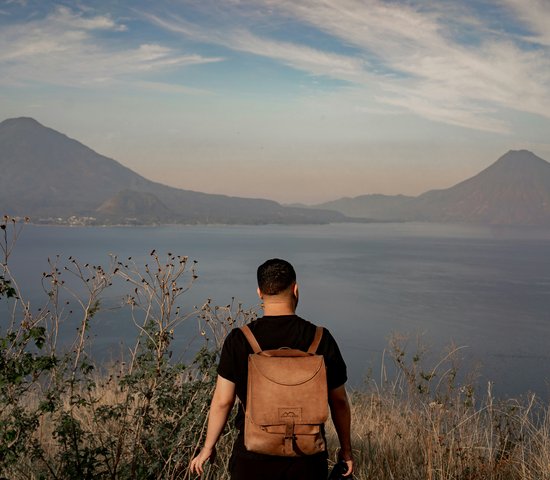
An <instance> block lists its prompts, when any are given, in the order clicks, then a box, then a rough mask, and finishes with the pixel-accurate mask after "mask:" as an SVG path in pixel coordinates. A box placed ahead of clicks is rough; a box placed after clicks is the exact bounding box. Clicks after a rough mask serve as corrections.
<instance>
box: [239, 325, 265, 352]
mask: <svg viewBox="0 0 550 480" xmlns="http://www.w3.org/2000/svg"><path fill="white" fill-rule="evenodd" d="M241 331H242V332H243V333H244V336H245V337H246V339H247V340H248V343H249V344H250V346H251V347H252V350H253V351H254V353H260V352H261V351H262V349H261V348H260V344H259V343H258V340H256V337H255V336H254V334H253V333H252V330H250V327H249V326H248V325H243V326H242V327H241Z"/></svg>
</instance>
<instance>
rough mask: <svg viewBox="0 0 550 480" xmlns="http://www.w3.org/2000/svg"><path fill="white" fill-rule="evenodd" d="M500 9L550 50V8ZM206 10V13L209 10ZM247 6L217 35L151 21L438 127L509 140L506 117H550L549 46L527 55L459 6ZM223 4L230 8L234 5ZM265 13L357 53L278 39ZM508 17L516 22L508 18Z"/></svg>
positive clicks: (515, 5) (270, 2)
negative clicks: (336, 84) (344, 87)
mask: <svg viewBox="0 0 550 480" xmlns="http://www.w3.org/2000/svg"><path fill="white" fill-rule="evenodd" d="M506 2H507V5H508V8H510V9H512V10H513V11H514V12H515V13H516V14H518V15H519V16H520V18H522V19H523V21H524V22H526V23H527V24H528V25H529V26H530V28H531V30H532V31H533V35H532V36H531V37H529V40H531V41H534V40H536V41H537V42H538V43H539V44H541V45H550V31H549V30H548V29H547V25H548V24H550V4H549V3H548V2H546V1H545V0H506ZM206 3H207V5H204V10H203V12H207V11H208V10H207V7H208V2H206ZM245 3H246V6H247V7H248V9H249V11H250V12H251V13H250V17H247V14H246V13H243V12H245V9H243V8H240V9H238V11H237V9H235V10H234V11H235V12H237V13H239V15H241V16H240V18H233V23H229V24H228V25H225V26H224V25H218V24H217V25H216V27H215V31H213V29H209V28H208V27H205V26H204V24H203V25H201V26H198V25H195V24H193V23H191V22H189V21H187V20H185V19H182V18H178V17H172V18H171V19H169V20H167V19H166V18H160V17H158V16H157V17H153V16H150V17H149V19H150V20H152V21H153V22H154V23H156V24H157V25H158V26H161V27H163V28H165V29H168V30H170V31H172V32H176V33H179V34H182V35H185V36H187V37H191V38H193V39H195V40H197V41H202V42H208V43H216V44H220V45H224V46H226V47H228V48H231V49H234V50H238V51H242V52H247V53H252V54H254V55H261V56H265V57H269V58H272V59H274V60H277V61H279V62H281V63H283V64H285V65H289V66H291V67H293V68H296V69H299V70H302V71H305V72H308V73H311V74H313V75H324V76H327V77H330V78H335V79H339V80H344V81H347V82H351V83H353V84H355V85H356V86H357V87H359V88H364V89H366V91H367V90H368V91H370V92H372V91H373V90H374V91H377V92H379V94H378V95H377V97H376V98H377V99H378V101H379V102H380V103H381V104H386V105H388V106H392V107H394V108H395V107H400V108H403V109H406V110H409V111H411V112H413V113H415V114H417V115H419V116H421V117H424V118H429V119H431V120H435V121H439V122H443V123H448V124H452V125H460V126H463V127H468V128H474V129H479V130H486V131H491V132H500V133H508V132H509V130H510V127H509V126H508V125H507V124H506V123H505V122H504V121H503V120H502V113H503V111H505V110H516V111H521V112H528V113H532V114H536V115H540V116H542V117H546V118H550V94H549V93H550V55H549V54H550V52H549V51H548V49H547V48H538V49H534V48H526V46H525V45H524V43H522V42H521V40H522V39H518V35H517V32H512V31H510V32H507V31H506V29H505V27H506V25H504V26H503V28H502V29H500V31H495V29H494V25H493V24H489V23H490V22H489V20H488V19H487V18H484V17H483V16H482V15H481V14H480V12H479V11H477V12H474V11H473V10H470V9H469V8H468V7H467V6H466V5H465V4H464V5H456V4H454V3H446V4H445V8H443V7H442V6H441V5H440V4H439V3H438V2H435V3H431V2H418V3H417V4H415V3H414V2H407V3H404V2H401V3H400V2H384V1H381V0H365V1H362V2H357V1H356V0H338V1H329V0H324V1H320V0H250V1H248V2H245ZM216 5H217V6H218V8H220V7H219V4H218V3H217V2H216ZM224 5H226V8H227V9H232V8H234V5H233V4H232V3H231V2H229V3H226V4H224ZM495 5H496V4H495ZM495 8H496V7H495ZM262 14H263V15H264V16H266V17H267V18H269V19H272V20H273V23H274V24H276V25H282V28H284V25H285V21H287V22H293V23H296V22H298V23H301V24H303V25H307V26H308V27H309V28H313V29H315V30H317V31H319V32H322V33H323V34H324V35H327V36H328V37H329V38H331V39H332V42H326V41H325V42H324V44H325V45H330V46H331V47H332V48H334V46H340V47H343V51H350V50H353V51H354V53H350V54H345V55H344V54H341V53H335V50H334V49H333V50H331V51H328V50H327V49H326V48H325V49H321V48H320V47H319V46H318V45H313V46H312V45H307V44H305V43H304V41H303V40H302V41H297V40H293V39H292V38H289V40H288V41H286V40H285V41H281V40H278V39H274V38H272V35H270V33H271V32H270V30H269V29H268V28H265V25H267V24H268V22H267V18H266V19H264V20H265V21H264V22H261V21H258V18H259V17H261V15H262ZM236 16H237V15H236V13H235V17H236ZM227 17H230V16H229V15H227ZM505 20H506V19H505ZM507 20H508V22H510V24H513V22H514V18H513V17H512V18H508V19H507ZM257 25H261V26H262V29H259V28H257V27H256V26H257ZM259 30H260V31H259ZM523 40H525V38H524V39H523Z"/></svg>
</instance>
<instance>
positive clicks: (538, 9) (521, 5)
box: [504, 0, 550, 46]
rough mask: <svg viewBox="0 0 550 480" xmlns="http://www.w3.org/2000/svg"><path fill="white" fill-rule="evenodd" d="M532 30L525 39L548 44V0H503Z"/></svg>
mask: <svg viewBox="0 0 550 480" xmlns="http://www.w3.org/2000/svg"><path fill="white" fill-rule="evenodd" d="M504 4H505V5H507V6H508V7H509V8H510V9H511V10H512V11H513V13H514V14H515V15H517V17H518V18H519V19H520V20H521V21H523V22H524V23H525V24H526V25H527V26H528V27H529V28H530V29H531V32H532V35H531V36H528V37H527V39H529V40H531V41H533V42H536V43H540V44H542V45H546V46H550V28H549V25H550V2H548V1H547V0H504Z"/></svg>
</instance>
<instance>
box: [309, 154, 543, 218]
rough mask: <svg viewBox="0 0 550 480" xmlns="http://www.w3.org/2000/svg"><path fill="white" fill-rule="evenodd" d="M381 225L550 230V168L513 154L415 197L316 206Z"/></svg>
mask: <svg viewBox="0 0 550 480" xmlns="http://www.w3.org/2000/svg"><path fill="white" fill-rule="evenodd" d="M315 207H316V208H328V209H333V210H336V211H339V212H342V213H344V214H346V215H349V216H354V215H359V216H365V217H369V218H373V219H374V220H379V221H428V222H453V223H474V224H489V225H533V226H538V225H540V226H542V225H550V163H548V162H547V161H546V160H544V159H542V158H540V157H538V156H537V155H535V154H534V153H532V152H530V151H529V150H509V151H508V152H507V153H505V154H504V155H502V156H501V157H500V158H499V159H497V160H496V161H495V162H494V163H492V164H491V165H489V166H488V167H487V168H485V169H484V170H482V171H481V172H479V173H478V174H477V175H474V176H472V177H470V178H467V179H465V180H463V181H461V182H459V183H457V184H456V185H453V186H451V187H449V188H445V189H437V190H429V191H427V192H425V193H423V194H421V195H419V196H417V197H407V196H404V195H360V196H358V197H354V198H351V199H350V198H346V197H344V198H341V199H337V200H333V201H331V202H325V203H321V204H317V205H315Z"/></svg>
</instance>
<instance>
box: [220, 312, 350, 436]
mask: <svg viewBox="0 0 550 480" xmlns="http://www.w3.org/2000/svg"><path fill="white" fill-rule="evenodd" d="M249 327H250V330H251V331H252V333H253V334H254V336H255V337H256V340H257V341H258V343H259V344H260V347H261V348H262V350H273V349H276V348H281V347H288V348H297V349H299V350H303V351H307V349H308V348H309V346H310V345H311V342H312V341H313V337H314V335H315V328H316V327H315V325H314V324H313V323H310V322H308V321H307V320H304V319H303V318H300V317H298V316H297V315H281V316H265V317H262V318H259V319H258V320H255V321H253V322H251V323H250V324H249ZM251 353H253V351H252V347H250V344H249V343H248V341H247V340H246V338H245V336H244V334H243V332H242V331H241V330H240V329H239V328H235V329H233V330H232V331H231V332H230V333H229V335H227V338H226V339H225V342H224V344H223V348H222V353H221V358H220V363H219V365H218V374H219V375H220V376H222V377H223V378H225V379H227V380H229V381H231V382H233V383H234V384H235V390H236V393H237V397H239V400H240V401H241V404H242V405H241V406H240V407H239V412H238V415H237V418H236V420H235V424H236V427H237V428H238V429H239V430H242V427H243V424H244V415H243V409H244V408H245V407H246V386H247V380H248V355H250V354H251ZM317 353H318V354H319V355H323V356H324V357H325V365H326V368H327V384H328V389H329V390H332V389H334V388H337V387H339V386H341V385H343V384H344V383H346V381H347V372H346V364H345V363H344V359H343V358H342V355H341V353H340V350H339V348H338V345H337V344H336V341H335V340H334V337H333V336H332V335H331V334H330V332H329V331H328V330H327V329H326V328H325V329H324V332H323V337H322V339H321V343H320V344H319V348H318V349H317Z"/></svg>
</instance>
